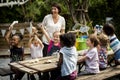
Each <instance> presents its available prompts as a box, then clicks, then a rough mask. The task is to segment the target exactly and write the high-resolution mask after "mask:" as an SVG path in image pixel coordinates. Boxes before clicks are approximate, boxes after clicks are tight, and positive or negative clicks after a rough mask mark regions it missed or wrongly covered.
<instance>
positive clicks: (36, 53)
mask: <svg viewBox="0 0 120 80" xmlns="http://www.w3.org/2000/svg"><path fill="white" fill-rule="evenodd" d="M28 46H29V47H30V51H31V57H32V59H35V58H40V57H43V53H42V50H43V47H44V45H43V44H42V42H41V40H40V39H39V38H38V37H37V35H34V36H33V37H31V39H30V40H29V43H28Z"/></svg>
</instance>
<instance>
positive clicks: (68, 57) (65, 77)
mask: <svg viewBox="0 0 120 80" xmlns="http://www.w3.org/2000/svg"><path fill="white" fill-rule="evenodd" d="M75 41H76V37H75V35H74V34H73V33H66V34H63V35H60V44H61V47H62V48H61V49H60V58H59V62H58V66H61V76H60V77H59V78H58V79H57V80H74V79H75V78H76V76H77V71H76V70H77V68H76V67H77V56H78V54H77V51H76V48H75Z"/></svg>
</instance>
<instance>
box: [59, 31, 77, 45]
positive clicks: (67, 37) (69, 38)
mask: <svg viewBox="0 0 120 80" xmlns="http://www.w3.org/2000/svg"><path fill="white" fill-rule="evenodd" d="M75 41H76V36H75V34H74V33H65V34H62V35H60V42H61V43H62V44H63V45H64V46H67V47H72V46H74V45H75Z"/></svg>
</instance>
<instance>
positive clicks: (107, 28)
mask: <svg viewBox="0 0 120 80" xmlns="http://www.w3.org/2000/svg"><path fill="white" fill-rule="evenodd" d="M103 31H104V33H105V34H106V35H107V36H108V38H109V41H110V48H111V49H112V50H113V52H114V59H115V65H114V66H117V65H119V64H120V41H119V40H118V38H117V37H116V35H115V29H114V26H113V25H112V24H110V23H107V24H105V25H104V27H103ZM114 59H113V60H114ZM111 62H112V60H111V61H110V63H111ZM108 64H109V63H108Z"/></svg>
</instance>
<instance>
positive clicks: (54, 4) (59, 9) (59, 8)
mask: <svg viewBox="0 0 120 80" xmlns="http://www.w3.org/2000/svg"><path fill="white" fill-rule="evenodd" d="M52 7H56V8H57V9H58V13H61V7H60V5H59V4H58V3H53V4H52Z"/></svg>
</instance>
